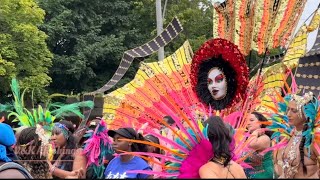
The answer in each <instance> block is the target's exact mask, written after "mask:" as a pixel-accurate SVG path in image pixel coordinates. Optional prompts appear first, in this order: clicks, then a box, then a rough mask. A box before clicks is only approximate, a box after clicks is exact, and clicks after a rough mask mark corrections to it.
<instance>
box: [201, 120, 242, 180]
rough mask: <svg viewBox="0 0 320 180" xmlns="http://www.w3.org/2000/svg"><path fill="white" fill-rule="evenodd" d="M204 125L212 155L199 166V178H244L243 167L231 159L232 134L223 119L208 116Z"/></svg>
mask: <svg viewBox="0 0 320 180" xmlns="http://www.w3.org/2000/svg"><path fill="white" fill-rule="evenodd" d="M204 126H208V138H209V141H210V142H211V143H212V150H213V154H214V155H213V157H212V158H211V159H210V161H209V162H207V163H206V164H204V165H203V166H201V167H200V169H199V175H200V178H202V179H204V178H226V179H231V178H233V179H235V178H246V175H245V173H244V170H243V168H242V167H241V166H240V165H239V164H238V163H236V162H234V161H232V150H233V148H234V147H232V146H230V144H231V142H232V136H230V131H229V129H228V128H227V127H226V126H225V124H224V122H223V120H222V119H221V118H220V117H219V116H213V117H209V118H208V119H207V120H206V121H205V122H204Z"/></svg>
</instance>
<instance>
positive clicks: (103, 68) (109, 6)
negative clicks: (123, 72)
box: [39, 0, 144, 94]
mask: <svg viewBox="0 0 320 180" xmlns="http://www.w3.org/2000/svg"><path fill="white" fill-rule="evenodd" d="M39 5H40V6H41V7H42V8H43V9H45V11H46V17H45V24H44V25H43V26H42V27H41V29H43V30H44V31H45V32H46V33H47V34H48V35H49V38H48V41H47V43H48V47H49V49H50V50H51V52H52V53H53V54H54V58H53V66H52V68H51V69H50V76H51V77H52V79H53V82H52V84H51V86H50V91H51V92H60V93H66V94H69V93H70V92H73V93H81V92H90V91H93V90H96V89H98V88H100V87H101V86H102V85H104V84H105V83H106V82H107V81H108V80H109V79H111V77H112V75H113V74H114V73H115V71H116V69H117V67H118V65H119V64H120V60H121V57H122V54H123V52H124V51H126V50H128V49H130V48H134V47H136V46H138V45H140V44H141V43H142V42H143V41H144V39H143V36H144V35H143V34H142V33H141V32H139V24H136V21H135V20H136V15H135V14H133V13H132V10H133V2H131V1H129V2H128V1H126V0H113V1H105V0H55V1H52V0H39Z"/></svg>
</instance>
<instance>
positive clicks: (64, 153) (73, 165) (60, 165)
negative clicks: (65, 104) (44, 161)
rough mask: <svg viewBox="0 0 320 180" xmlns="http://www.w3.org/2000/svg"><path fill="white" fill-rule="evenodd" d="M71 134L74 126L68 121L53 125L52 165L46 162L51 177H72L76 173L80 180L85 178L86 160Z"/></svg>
mask: <svg viewBox="0 0 320 180" xmlns="http://www.w3.org/2000/svg"><path fill="white" fill-rule="evenodd" d="M73 132H74V126H73V124H72V123H71V122H70V121H66V120H62V121H59V122H58V123H55V124H54V128H53V131H52V136H51V141H52V143H53V144H54V147H55V154H54V156H53V160H54V163H53V164H52V163H51V162H50V161H48V164H49V169H50V172H51V174H52V176H53V177H57V178H66V177H67V176H74V172H73V171H76V172H77V173H78V174H79V175H80V176H81V177H80V178H84V177H86V176H85V172H86V163H87V158H86V156H85V155H84V154H83V153H82V149H81V148H78V147H77V145H76V141H75V137H74V136H73ZM79 171H80V172H79Z"/></svg>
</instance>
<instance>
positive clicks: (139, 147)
mask: <svg viewBox="0 0 320 180" xmlns="http://www.w3.org/2000/svg"><path fill="white" fill-rule="evenodd" d="M108 135H109V136H110V137H112V138H113V144H112V146H113V149H114V150H115V152H116V153H117V154H118V155H119V156H117V157H115V158H113V159H112V160H111V161H110V163H109V164H108V166H107V168H106V170H105V173H104V174H105V178H106V179H115V178H120V179H125V178H138V179H148V178H152V176H150V175H147V174H142V173H131V172H129V171H132V170H147V171H152V169H151V167H150V166H149V165H148V163H147V162H146V161H145V160H144V159H142V158H141V157H138V156H134V155H132V154H123V153H124V152H147V147H146V145H144V144H139V143H134V142H128V141H125V139H129V140H144V138H143V136H142V135H141V134H140V133H137V132H136V131H135V130H134V129H133V128H119V129H118V130H109V131H108Z"/></svg>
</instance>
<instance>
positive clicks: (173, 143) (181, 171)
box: [123, 116, 243, 178]
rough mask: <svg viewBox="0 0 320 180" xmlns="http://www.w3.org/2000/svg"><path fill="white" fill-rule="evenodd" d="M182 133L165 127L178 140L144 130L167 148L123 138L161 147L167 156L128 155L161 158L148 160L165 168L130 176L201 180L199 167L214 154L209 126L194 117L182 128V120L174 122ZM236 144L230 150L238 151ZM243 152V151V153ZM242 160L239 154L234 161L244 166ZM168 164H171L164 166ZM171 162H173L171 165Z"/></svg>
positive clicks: (141, 171) (135, 153) (148, 143)
mask: <svg viewBox="0 0 320 180" xmlns="http://www.w3.org/2000/svg"><path fill="white" fill-rule="evenodd" d="M174 121H175V122H176V125H177V126H178V127H179V131H173V128H172V127H171V126H169V125H168V124H166V123H165V122H163V124H165V126H166V127H167V128H169V129H171V130H172V131H173V134H174V136H175V138H174V139H171V138H169V137H166V136H165V135H161V134H159V133H155V132H154V131H153V130H150V129H144V133H146V134H151V135H153V136H155V137H157V138H159V140H160V141H162V142H164V143H163V144H166V145H161V144H160V145H159V144H157V143H153V142H149V141H141V140H133V139H123V140H125V141H130V142H133V143H142V144H146V145H151V146H154V147H156V148H160V149H161V150H163V151H164V152H165V154H164V155H163V154H156V153H149V152H124V153H123V154H131V155H136V156H140V157H141V158H144V159H145V156H146V157H155V158H161V159H162V161H161V163H160V164H159V162H156V161H153V160H152V158H148V159H147V160H149V161H151V162H152V163H157V164H159V165H161V166H162V169H163V171H162V172H154V171H145V170H134V171H133V170H132V171H127V173H143V174H150V175H156V176H158V177H163V178H165V177H173V178H200V176H199V168H200V167H201V166H202V165H204V164H205V163H207V162H208V161H209V160H210V159H211V158H212V157H213V155H214V152H213V149H212V144H211V142H210V141H209V139H208V126H206V127H204V126H203V125H202V122H201V120H200V119H195V118H194V117H193V116H191V117H190V119H186V120H185V123H186V124H187V126H186V125H182V124H181V122H180V120H179V119H174ZM234 145H235V144H234V142H233V143H231V144H230V149H234ZM239 152H241V151H239ZM235 157H237V158H238V157H240V154H235V155H234V157H233V160H234V161H236V162H238V163H240V164H243V163H242V159H235ZM164 162H167V163H164ZM168 162H169V163H168Z"/></svg>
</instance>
